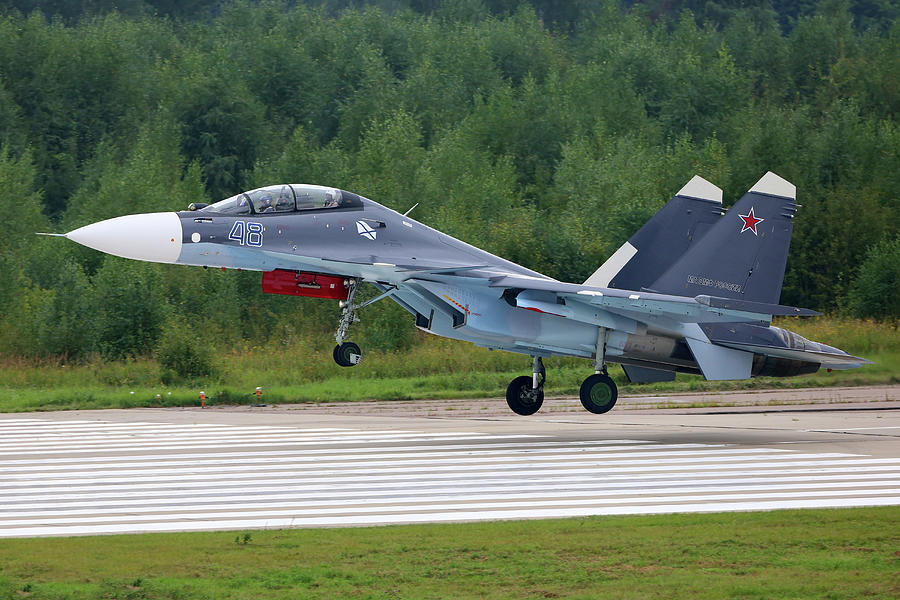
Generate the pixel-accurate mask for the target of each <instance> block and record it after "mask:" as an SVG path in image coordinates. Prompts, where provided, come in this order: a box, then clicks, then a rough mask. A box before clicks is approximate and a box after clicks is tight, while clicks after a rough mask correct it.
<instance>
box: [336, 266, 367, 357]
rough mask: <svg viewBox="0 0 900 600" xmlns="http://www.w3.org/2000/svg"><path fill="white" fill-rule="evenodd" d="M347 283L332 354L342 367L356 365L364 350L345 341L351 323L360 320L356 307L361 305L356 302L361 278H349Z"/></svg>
mask: <svg viewBox="0 0 900 600" xmlns="http://www.w3.org/2000/svg"><path fill="white" fill-rule="evenodd" d="M345 285H346V286H347V299H346V300H344V301H343V302H342V303H341V321H340V323H338V330H337V333H335V334H334V339H335V341H336V342H337V346H335V347H334V352H332V356H333V357H334V362H336V363H337V364H338V365H340V366H342V367H355V366H356V365H358V364H359V363H360V361H361V360H362V351H361V350H360V349H359V346H357V345H356V344H354V343H353V342H345V341H344V339H345V338H346V337H347V330H348V329H350V325H351V324H352V323H355V322H357V321H359V317H357V316H356V309H357V308H359V307H358V306H356V305H355V304H354V300H355V299H356V291H357V290H358V289H359V279H349V280H347V281H346V284H345Z"/></svg>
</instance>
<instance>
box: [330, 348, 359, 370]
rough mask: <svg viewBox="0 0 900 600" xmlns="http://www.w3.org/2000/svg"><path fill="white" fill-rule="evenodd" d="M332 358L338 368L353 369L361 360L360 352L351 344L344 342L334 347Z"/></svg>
mask: <svg viewBox="0 0 900 600" xmlns="http://www.w3.org/2000/svg"><path fill="white" fill-rule="evenodd" d="M332 356H333V357H334V362H336V363H337V364H339V365H340V366H342V367H353V366H356V365H358V364H359V363H360V361H361V360H362V351H361V350H360V349H359V346H357V345H356V344H354V343H353V342H344V343H343V344H340V345H339V346H335V347H334V352H333V353H332Z"/></svg>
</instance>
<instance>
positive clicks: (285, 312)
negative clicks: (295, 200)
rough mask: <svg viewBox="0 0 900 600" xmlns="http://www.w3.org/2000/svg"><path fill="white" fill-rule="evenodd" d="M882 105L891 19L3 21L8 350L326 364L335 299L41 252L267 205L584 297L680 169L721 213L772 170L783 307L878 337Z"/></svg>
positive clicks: (823, 9) (331, 9) (153, 9)
mask: <svg viewBox="0 0 900 600" xmlns="http://www.w3.org/2000/svg"><path fill="white" fill-rule="evenodd" d="M898 110H900V11H898V4H897V2H895V1H891V0H883V1H881V2H878V1H863V0H859V1H846V0H825V1H822V2H812V1H797V2H787V1H778V0H775V1H768V0H761V1H756V2H754V1H726V0H720V1H719V2H703V1H700V0H693V1H685V2H677V1H670V0H665V1H662V0H658V1H648V2H637V3H620V2H615V1H607V2H593V1H588V0H580V1H575V2H559V1H557V0H543V1H541V0H537V1H535V2H532V3H525V2H514V1H513V0H496V1H490V0H484V1H482V0H448V1H443V2H440V1H437V0H409V1H403V0H396V1H389V0H384V1H376V2H352V1H340V0H330V1H325V2H321V3H318V2H310V3H309V5H307V4H304V3H301V2H274V1H272V2H269V1H263V2H248V1H235V2H224V1H210V0H195V1H194V2H171V1H165V0H161V1H149V0H147V1H141V0H123V1H119V2H111V1H109V0H95V1H90V0H85V1H83V2H78V3H72V2H63V1H58V2H34V1H20V2H0V144H2V148H0V184H2V186H3V194H2V197H0V210H2V212H3V214H4V215H5V217H4V222H6V223H7V230H6V232H5V234H4V235H3V236H0V354H5V355H7V356H10V355H16V356H59V357H65V358H66V359H78V358H80V357H85V356H91V355H96V354H97V353H99V354H101V355H103V356H106V357H110V358H119V357H128V356H135V355H143V354H148V353H152V352H153V351H154V349H156V348H158V347H159V346H160V344H166V343H170V344H171V343H172V340H173V339H174V340H178V339H180V338H179V336H180V335H183V332H189V334H190V335H193V334H194V333H196V332H198V331H202V332H203V339H204V340H206V341H207V342H208V343H210V344H214V345H216V346H217V347H223V348H228V347H239V346H241V345H246V344H255V343H263V342H266V341H271V340H279V339H285V340H288V339H297V338H298V337H299V338H305V337H310V338H312V335H311V334H314V333H315V334H317V335H320V336H321V337H322V338H324V339H326V341H327V338H328V335H327V332H328V331H330V330H332V329H333V328H334V327H335V325H336V317H337V307H336V306H334V305H333V304H334V303H330V302H324V301H316V300H306V299H300V300H298V299H294V298H284V297H276V296H264V295H263V294H262V293H261V289H260V283H259V274H254V273H237V272H221V271H212V270H210V271H204V270H201V269H195V268H185V267H177V266H172V265H154V264H146V263H138V262H134V261H127V260H124V259H117V258H114V257H109V256H106V255H102V254H100V253H99V252H95V251H91V250H88V249H85V248H83V247H81V246H78V245H76V244H74V243H72V242H68V241H66V240H60V239H54V238H40V237H37V236H35V235H34V232H37V231H69V230H71V229H73V228H76V227H78V226H81V225H84V224H87V223H89V222H93V221H97V220H100V219H105V218H110V217H113V216H117V215H122V214H130V213H137V212H156V211H165V210H182V209H184V208H185V207H187V205H188V204H189V203H190V202H210V201H215V200H218V199H221V198H225V197H227V196H230V195H232V194H234V193H236V192H238V191H241V190H244V189H249V188H253V187H258V186H261V185H266V184H271V183H278V182H293V183H316V184H322V185H331V186H336V187H341V188H344V189H348V190H352V191H354V192H357V193H359V194H362V195H364V196H367V197H369V198H371V199H373V200H375V201H377V202H380V203H382V204H385V205H387V206H390V207H392V208H395V209H398V210H400V211H405V210H406V209H408V208H409V207H410V206H412V205H413V204H415V203H416V202H418V203H419V207H418V208H416V212H415V213H414V215H413V216H415V217H416V218H417V219H418V220H420V221H422V222H424V223H426V224H428V225H431V226H433V227H435V228H437V229H440V230H442V231H445V232H447V233H449V234H451V235H454V236H456V237H458V238H461V239H463V240H465V241H468V242H470V243H472V244H475V245H477V246H480V247H483V248H485V249H487V250H489V251H491V252H493V253H495V254H499V255H501V256H504V257H506V258H509V259H511V260H514V261H516V262H518V263H521V264H523V265H526V266H528V267H530V268H533V269H536V270H538V271H541V272H543V273H546V274H548V275H550V276H553V277H556V278H559V279H562V280H566V281H575V282H579V281H583V280H584V279H585V278H586V277H587V276H588V275H589V274H590V273H591V272H593V270H594V269H595V268H596V267H597V266H598V265H600V264H601V263H602V262H603V260H604V259H605V258H606V257H607V256H608V255H609V254H610V253H611V252H612V251H613V250H615V249H616V248H617V247H618V246H619V245H620V244H621V243H622V242H623V241H624V240H625V239H627V238H628V237H629V236H630V235H631V234H632V233H633V232H634V231H635V230H636V229H637V228H638V227H639V226H640V225H641V224H642V223H643V222H644V221H645V220H646V219H648V218H649V217H650V216H651V215H652V214H653V213H654V212H655V211H656V210H657V209H658V208H659V207H661V206H662V205H663V204H664V203H665V202H666V201H667V200H668V199H669V197H671V196H672V195H673V194H674V193H675V192H676V191H677V190H678V189H679V188H680V187H681V186H682V185H683V184H684V183H685V182H687V180H688V179H689V178H690V177H691V176H693V175H694V174H699V175H701V176H703V177H705V178H707V179H708V180H710V181H712V182H713V183H715V184H716V185H718V186H719V187H721V188H723V189H724V190H725V204H726V206H727V205H730V204H731V203H733V202H734V201H736V200H737V199H738V198H739V197H740V196H741V195H742V194H743V193H744V192H745V191H746V190H747V189H749V188H750V187H751V186H752V185H753V183H755V182H756V180H757V179H758V178H759V177H760V176H761V175H762V174H763V173H765V172H766V171H767V170H772V171H775V172H776V173H778V174H780V175H781V176H783V177H785V178H787V179H789V180H790V181H791V182H793V183H794V184H796V185H797V189H798V201H799V203H800V204H802V208H801V209H800V210H799V212H798V215H797V218H796V220H795V231H794V238H793V243H792V247H791V254H790V257H789V260H788V271H787V275H786V279H785V285H784V291H783V294H782V302H783V303H785V304H792V305H798V306H806V307H810V308H815V309H817V310H821V311H826V312H840V313H846V314H854V315H857V316H865V317H875V318H879V319H888V320H896V319H897V318H898V317H900V219H898V218H897V213H898V209H900V193H898V190H900V129H898V124H897V114H898ZM362 316H363V319H364V324H363V326H362V327H361V329H362V332H363V335H364V336H367V337H368V338H369V339H370V340H371V342H370V344H374V345H380V346H382V347H387V348H396V347H402V346H404V345H407V344H409V343H410V340H411V339H412V334H413V331H414V328H413V326H412V323H411V319H410V318H409V316H408V315H406V314H405V313H404V312H403V311H402V310H401V309H399V308H397V307H389V306H387V305H386V304H379V305H377V306H375V307H372V308H371V309H368V310H367V311H364V312H363V315H362Z"/></svg>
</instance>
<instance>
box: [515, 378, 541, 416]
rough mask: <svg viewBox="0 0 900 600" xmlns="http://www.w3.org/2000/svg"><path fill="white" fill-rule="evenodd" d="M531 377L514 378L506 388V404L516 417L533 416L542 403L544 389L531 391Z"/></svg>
mask: <svg viewBox="0 0 900 600" xmlns="http://www.w3.org/2000/svg"><path fill="white" fill-rule="evenodd" d="M531 384H532V381H531V377H529V376H528V375H522V376H521V377H516V378H515V379H513V380H512V381H511V382H510V383H509V387H507V388H506V403H507V404H508V405H509V408H510V409H511V410H512V411H513V412H514V413H516V414H517V415H523V416H527V415H533V414H534V413H536V412H537V411H538V410H539V409H540V408H541V404H543V403H544V388H543V387H539V388H538V389H536V390H535V389H532V387H531Z"/></svg>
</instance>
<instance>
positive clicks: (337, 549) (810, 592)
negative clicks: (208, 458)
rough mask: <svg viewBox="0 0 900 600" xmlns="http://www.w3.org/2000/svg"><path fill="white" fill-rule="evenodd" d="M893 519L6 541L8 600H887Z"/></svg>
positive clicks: (871, 513)
mask: <svg viewBox="0 0 900 600" xmlns="http://www.w3.org/2000/svg"><path fill="white" fill-rule="evenodd" d="M198 512H199V513H201V514H202V507H198ZM898 524H900V507H896V506H895V507H877V508H855V509H823V510H802V511H772V512H752V513H716V514H676V515H651V516H616V517H589V518H578V519H564V520H533V521H507V522H486V523H467V524H439V525H402V526H389V527H370V528H347V529H305V530H273V531H252V532H234V531H232V532H216V533H182V534H149V535H127V536H99V537H74V538H42V539H11V540H4V541H3V543H2V544H0V568H2V571H0V573H2V574H0V597H2V598H10V599H12V598H22V597H28V598H35V599H39V598H40V599H43V598H46V599H62V598H83V599H87V600H90V599H101V598H135V599H137V598H147V599H156V598H160V599H162V598H197V599H205V598H216V599H232V598H233V599H239V598H266V599H273V600H274V599H280V598H285V599H287V598H291V599H297V598H560V597H566V598H601V597H602V598H613V599H615V598H666V599H671V598H690V599H692V600H693V599H704V598H710V599H712V598H715V599H721V598H742V599H745V598H829V599H843V598H846V599H856V598H862V597H865V598H876V599H877V598H884V599H887V598H897V597H898V596H900V576H898V573H900V551H898V548H900V525H898Z"/></svg>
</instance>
